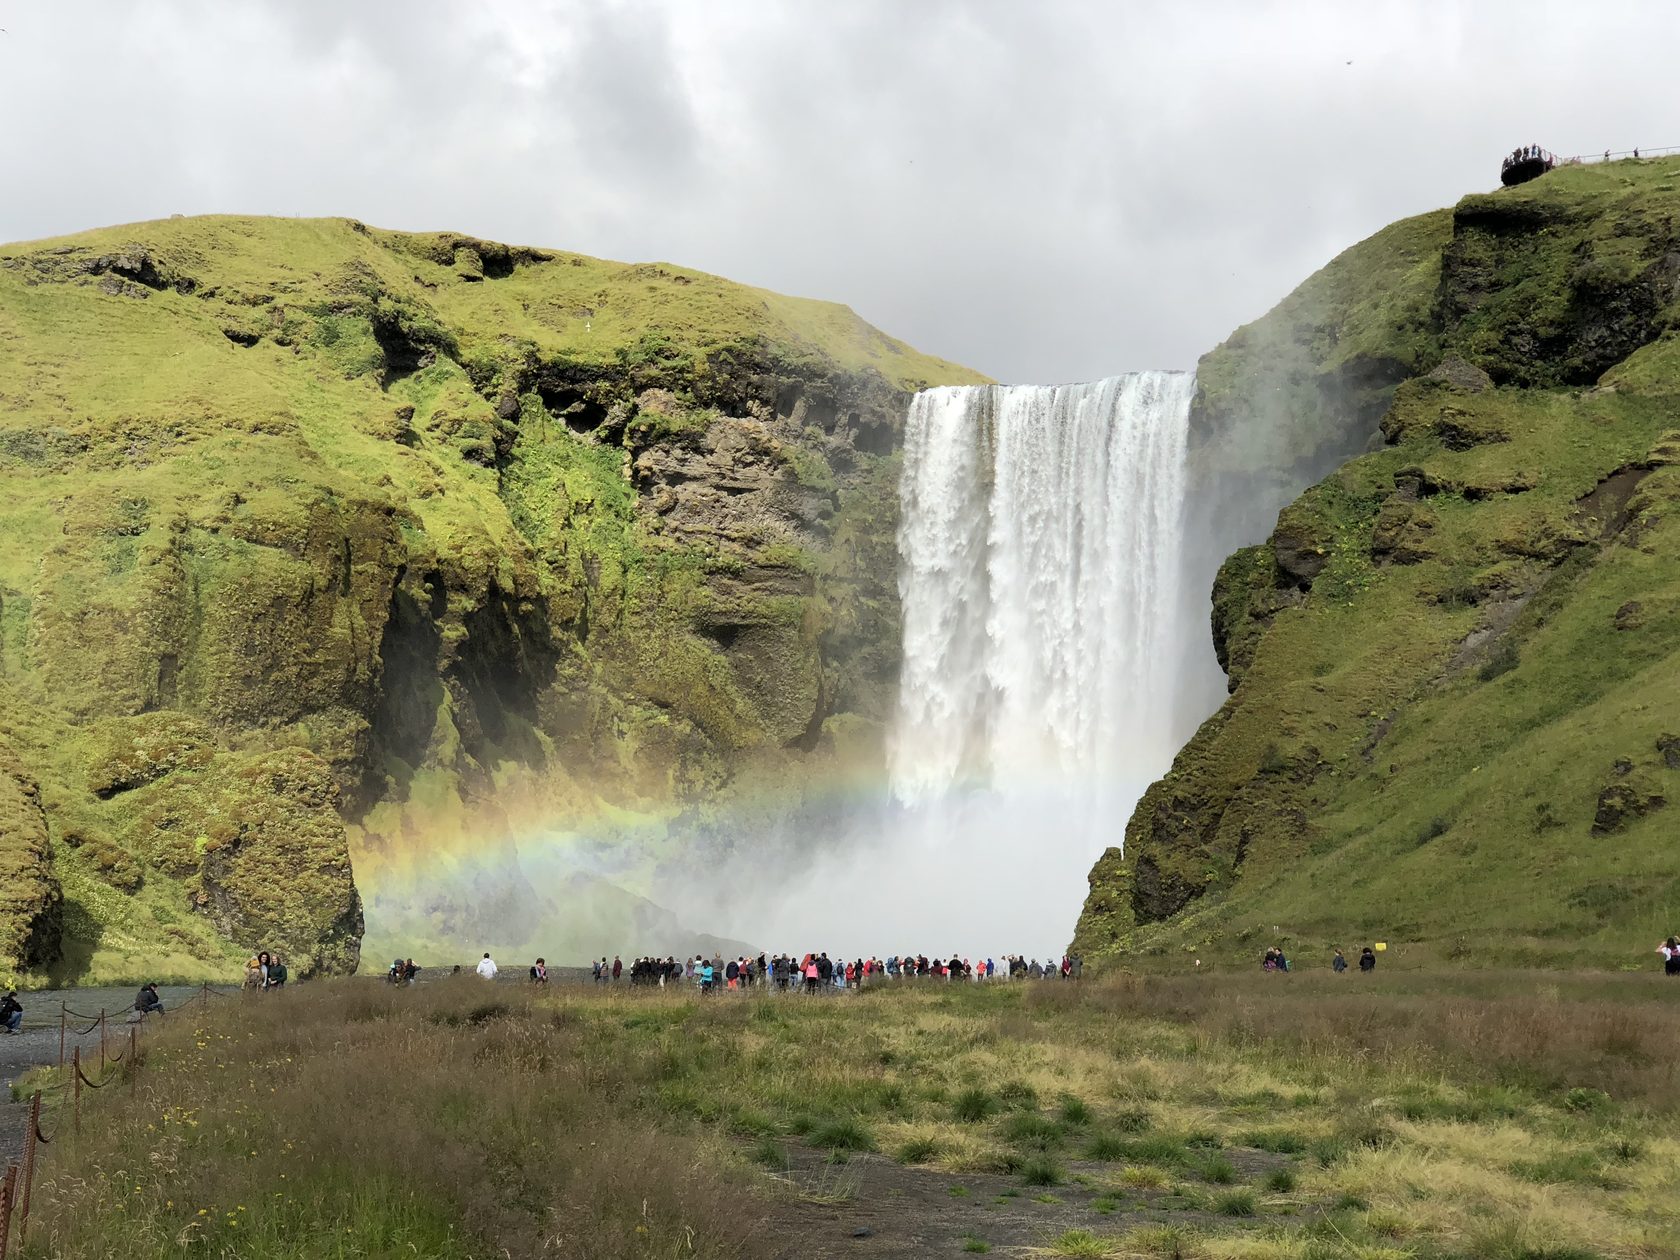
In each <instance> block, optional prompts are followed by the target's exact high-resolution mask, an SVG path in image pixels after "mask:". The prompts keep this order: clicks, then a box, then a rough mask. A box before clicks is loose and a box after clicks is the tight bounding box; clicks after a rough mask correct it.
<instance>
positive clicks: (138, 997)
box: [134, 982, 163, 1023]
mask: <svg viewBox="0 0 1680 1260" xmlns="http://www.w3.org/2000/svg"><path fill="white" fill-rule="evenodd" d="M154 1013H155V1014H158V1015H162V1014H163V999H162V998H160V997H158V991H157V984H156V983H155V982H154V983H152V984H143V985H141V986H140V992H139V993H137V994H135V995H134V1014H135V1015H137V1016H139V1017H140V1019H144V1018H145V1017H146V1016H147V1015H151V1014H154ZM135 1022H136V1023H138V1022H139V1020H136V1021H135Z"/></svg>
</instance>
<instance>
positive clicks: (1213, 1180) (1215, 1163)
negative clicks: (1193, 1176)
mask: <svg viewBox="0 0 1680 1260" xmlns="http://www.w3.org/2000/svg"><path fill="white" fill-rule="evenodd" d="M1196 1173H1197V1175H1198V1176H1200V1177H1201V1179H1202V1180H1203V1181H1206V1182H1208V1183H1209V1184H1211V1185H1215V1186H1228V1185H1230V1184H1231V1183H1232V1182H1233V1181H1235V1180H1236V1179H1237V1170H1236V1166H1235V1165H1233V1164H1232V1163H1231V1161H1230V1160H1228V1159H1226V1158H1225V1157H1224V1156H1223V1155H1215V1156H1213V1157H1212V1158H1210V1159H1204V1160H1203V1161H1202V1162H1201V1163H1200V1164H1198V1165H1197V1166H1196Z"/></svg>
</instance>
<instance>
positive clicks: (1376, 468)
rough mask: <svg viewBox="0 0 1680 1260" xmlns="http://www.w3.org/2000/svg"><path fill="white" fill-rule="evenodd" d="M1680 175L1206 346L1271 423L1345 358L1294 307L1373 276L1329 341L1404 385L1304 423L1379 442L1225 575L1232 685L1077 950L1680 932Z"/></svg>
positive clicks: (1632, 177)
mask: <svg viewBox="0 0 1680 1260" xmlns="http://www.w3.org/2000/svg"><path fill="white" fill-rule="evenodd" d="M1677 178H1680V162H1676V161H1674V160H1667V159H1665V160H1661V161H1654V162H1624V163H1615V164H1609V165H1603V166H1594V167H1574V168H1565V169H1561V170H1558V171H1555V172H1553V173H1551V174H1549V175H1546V176H1545V177H1543V178H1542V179H1539V180H1537V181H1535V182H1533V183H1532V184H1528V185H1523V186H1521V187H1519V188H1517V189H1511V190H1505V191H1502V192H1499V193H1495V194H1492V195H1488V196H1480V195H1478V196H1473V197H1469V198H1466V199H1465V200H1464V201H1463V202H1461V203H1460V205H1459V206H1458V207H1457V208H1456V209H1455V210H1453V211H1451V212H1450V213H1448V212H1442V213H1441V214H1439V215H1429V216H1424V217H1423V218H1420V219H1417V220H1411V221H1408V223H1405V224H1400V225H1397V226H1396V227H1395V228H1391V229H1389V230H1388V231H1387V232H1385V233H1383V234H1379V236H1378V237H1376V238H1373V241H1371V242H1367V243H1366V244H1364V245H1361V246H1358V247H1355V249H1353V250H1351V251H1349V252H1348V254H1346V255H1344V256H1343V257H1342V258H1341V259H1338V260H1337V262H1336V263H1333V264H1332V265H1331V267H1330V268H1327V269H1326V271H1325V272H1324V273H1320V276H1318V277H1315V278H1314V279H1313V280H1312V281H1309V282H1308V284H1307V285H1306V286H1304V287H1303V290H1302V291H1301V292H1300V293H1298V294H1297V295H1295V296H1294V297H1292V298H1291V299H1290V300H1289V301H1287V302H1285V303H1284V304H1283V306H1281V307H1280V308H1279V309H1278V311H1276V312H1274V313H1273V314H1272V315H1269V316H1267V317H1266V319H1264V320H1262V321H1260V323H1259V324H1257V325H1254V326H1252V328H1251V329H1249V330H1244V332H1243V333H1241V334H1239V335H1238V337H1237V338H1234V339H1233V343H1231V344H1229V345H1228V346H1227V347H1225V348H1222V350H1221V351H1218V352H1216V353H1215V354H1214V355H1212V356H1209V358H1210V360H1212V367H1213V368H1214V371H1213V372H1212V373H1211V374H1207V375H1205V376H1204V390H1205V391H1207V397H1206V398H1204V400H1203V401H1202V403H1201V404H1199V405H1200V406H1201V407H1202V409H1203V416H1204V418H1205V417H1206V416H1207V415H1209V414H1212V413H1213V412H1214V411H1216V410H1217V411H1218V412H1219V413H1220V414H1222V415H1223V417H1224V420H1223V423H1226V424H1231V425H1236V426H1239V427H1240V426H1241V425H1242V424H1243V423H1245V422H1247V423H1252V424H1254V425H1255V426H1257V427H1265V426H1266V425H1268V424H1270V423H1271V420H1272V418H1271V415H1270V412H1271V409H1272V408H1273V406H1274V395H1273V394H1271V393H1267V392H1261V393H1258V394H1256V395H1253V396H1248V395H1245V393H1244V390H1245V389H1251V388H1257V387H1258V386H1260V385H1262V384H1263V383H1264V382H1266V381H1274V382H1288V381H1297V382H1301V381H1304V382H1308V383H1309V384H1311V383H1314V382H1320V383H1321V382H1322V381H1324V380H1325V379H1326V373H1328V372H1332V371H1333V370H1334V369H1333V367H1332V366H1331V364H1332V360H1333V359H1334V358H1335V357H1336V356H1338V355H1340V354H1341V353H1342V351H1341V350H1340V349H1339V348H1338V349H1331V348H1330V347H1329V345H1328V343H1326V342H1325V341H1324V340H1322V339H1319V338H1314V337H1311V336H1307V335H1305V334H1304V333H1303V330H1302V327H1301V325H1300V323H1299V321H1298V320H1297V319H1296V312H1297V311H1298V310H1299V309H1300V308H1301V307H1302V305H1303V304H1304V303H1305V304H1309V305H1310V304H1316V303H1320V302H1322V301H1325V300H1327V299H1326V297H1325V291H1326V285H1327V284H1328V283H1329V281H1328V280H1327V277H1331V278H1333V277H1335V276H1337V275H1342V276H1355V275H1358V274H1361V273H1364V274H1367V275H1368V277H1369V279H1370V280H1371V282H1372V285H1373V286H1375V287H1365V286H1360V285H1358V284H1353V283H1349V284H1347V285H1345V286H1343V287H1342V289H1341V297H1340V298H1339V299H1337V300H1339V301H1341V302H1342V303H1344V304H1345V305H1344V309H1340V310H1338V309H1335V303H1334V301H1332V303H1331V307H1330V308H1329V310H1330V314H1329V316H1328V323H1327V324H1325V325H1324V326H1340V327H1342V328H1344V329H1348V330H1350V331H1352V332H1353V333H1355V334H1356V339H1357V341H1358V343H1359V345H1360V347H1361V348H1360V349H1359V350H1358V352H1357V353H1358V354H1359V355H1360V356H1363V357H1364V359H1365V361H1367V362H1377V361H1381V362H1385V363H1387V364H1389V365H1391V367H1392V369H1393V373H1394V374H1395V375H1397V376H1402V377H1403V379H1402V380H1398V381H1393V382H1390V384H1389V385H1388V386H1387V387H1385V389H1384V390H1383V392H1382V394H1381V395H1380V396H1379V395H1371V396H1369V397H1368V398H1367V399H1365V400H1364V401H1360V402H1358V403H1357V404H1353V403H1349V402H1347V401H1346V400H1345V399H1343V400H1342V401H1341V402H1338V403H1336V404H1335V405H1330V404H1326V405H1325V407H1324V409H1322V410H1320V411H1318V412H1314V413H1312V414H1308V412H1309V411H1311V408H1309V407H1306V406H1304V405H1298V409H1297V410H1296V412H1295V415H1296V418H1297V419H1298V420H1299V421H1300V422H1301V423H1302V424H1304V425H1307V426H1308V427H1309V428H1312V427H1314V426H1316V427H1317V428H1318V430H1319V431H1321V432H1325V431H1330V430H1339V431H1340V432H1342V433H1343V434H1346V435H1357V434H1358V432H1359V431H1360V427H1361V425H1362V424H1364V423H1365V420H1366V419H1367V418H1368V419H1369V421H1370V427H1371V429H1372V430H1373V432H1372V435H1371V436H1372V440H1371V441H1370V443H1369V445H1370V447H1371V449H1370V451H1369V453H1366V454H1363V455H1360V456H1358V457H1357V458H1353V459H1351V460H1350V461H1348V462H1346V463H1345V464H1344V465H1343V466H1341V467H1340V468H1339V469H1338V470H1337V471H1335V472H1333V473H1332V474H1331V475H1329V476H1328V477H1325V478H1324V479H1323V480H1321V481H1319V482H1318V483H1317V484H1316V485H1314V486H1313V487H1312V488H1311V489H1309V490H1308V491H1307V492H1306V493H1305V494H1303V495H1301V496H1300V497H1299V498H1297V499H1296V500H1295V501H1294V502H1292V503H1290V504H1289V505H1288V506H1287V507H1286V508H1284V510H1283V511H1282V512H1281V513H1279V514H1278V516H1277V519H1276V521H1275V524H1274V525H1273V527H1272V529H1271V534H1270V537H1269V538H1268V539H1267V540H1266V542H1265V543H1264V544H1262V545H1260V546H1255V547H1248V548H1245V549H1243V550H1240V551H1238V552H1236V553H1235V554H1234V555H1232V556H1231V557H1230V558H1229V559H1227V560H1226V562H1225V564H1224V565H1223V567H1222V568H1221V569H1220V571H1219V576H1218V578H1217V580H1216V582H1215V585H1214V591H1213V618H1212V621H1213V633H1214V641H1215V646H1216V649H1217V651H1218V654H1219V659H1220V663H1221V665H1222V666H1223V667H1224V668H1225V670H1226V672H1227V675H1228V679H1229V685H1230V688H1231V694H1230V697H1229V699H1228V700H1227V701H1226V702H1225V704H1224V705H1223V706H1222V707H1221V708H1220V710H1219V711H1218V712H1217V713H1216V714H1214V715H1213V716H1212V717H1210V718H1209V719H1208V720H1207V722H1206V723H1205V724H1204V725H1203V726H1202V728H1201V729H1200V730H1199V731H1198V732H1197V733H1196V735H1195V736H1194V737H1193V738H1192V739H1191V741H1190V742H1189V744H1188V745H1187V746H1186V747H1185V748H1184V749H1183V750H1182V751H1181V752H1180V754H1179V755H1178V757H1177V759H1176V760H1175V762H1174V764H1173V768H1172V770H1171V772H1170V773H1169V774H1168V775H1167V776H1166V777H1165V778H1164V779H1162V780H1161V781H1160V782H1158V783H1156V784H1155V785H1154V786H1152V787H1151V788H1150V789H1149V791H1148V792H1147V793H1146V795H1145V796H1144V798H1143V800H1142V801H1141V802H1140V803H1139V806H1138V808H1137V810H1136V812H1135V814H1134V816H1133V818H1132V820H1131V823H1130V825H1129V827H1128V829H1127V836H1126V849H1125V854H1126V856H1125V858H1124V859H1123V860H1122V859H1120V857H1119V855H1118V854H1117V853H1113V854H1110V856H1109V857H1108V858H1106V859H1105V860H1104V861H1103V862H1102V863H1099V864H1098V867H1097V869H1096V870H1094V871H1093V873H1092V894H1091V899H1090V901H1089V902H1088V903H1087V906H1086V911H1085V914H1084V915H1083V917H1082V919H1081V922H1080V925H1079V929H1078V945H1079V947H1080V948H1083V949H1084V950H1085V951H1086V952H1087V953H1089V954H1092V955H1101V954H1112V953H1120V952H1129V953H1173V954H1180V955H1182V956H1192V955H1193V956H1195V957H1200V958H1202V959H1204V960H1207V961H1214V962H1217V961H1226V962H1234V963H1241V964H1248V963H1252V962H1255V961H1257V960H1258V957H1259V954H1260V952H1261V950H1262V949H1263V948H1264V946H1265V945H1267V944H1272V943H1282V944H1284V945H1285V946H1286V948H1288V949H1289V951H1290V952H1291V953H1293V954H1299V953H1301V952H1303V951H1305V952H1306V953H1307V954H1308V955H1309V956H1311V955H1314V954H1318V953H1320V952H1321V951H1322V953H1323V954H1325V955H1327V954H1328V951H1329V948H1330V947H1331V946H1332V945H1341V946H1343V947H1344V948H1346V947H1350V946H1356V945H1359V944H1362V943H1364V942H1367V941H1370V940H1377V939H1381V940H1385V941H1387V942H1389V943H1390V946H1391V948H1392V949H1393V950H1394V951H1395V953H1394V954H1393V955H1391V957H1396V958H1402V959H1405V958H1411V959H1413V960H1415V959H1417V958H1418V957H1420V956H1437V957H1449V958H1462V959H1479V960H1485V959H1489V958H1494V957H1497V958H1498V959H1500V960H1501V961H1503V962H1507V963H1509V962H1512V961H1518V960H1525V961H1536V962H1560V963H1561V962H1573V961H1582V960H1591V961H1593V962H1595V963H1600V964H1612V965H1626V966H1641V965H1646V964H1647V962H1648V956H1649V955H1650V951H1651V950H1652V949H1653V948H1654V947H1655V945H1656V943H1657V941H1658V940H1659V939H1661V937H1663V936H1666V935H1667V934H1669V933H1671V932H1673V931H1675V930H1676V916H1677V915H1680V847H1676V846H1675V844H1674V843H1673V840H1672V824H1673V820H1672V818H1671V817H1670V816H1669V815H1668V813H1666V812H1665V809H1666V806H1667V803H1668V802H1669V801H1670V800H1672V799H1675V798H1676V797H1677V795H1680V630H1677V629H1676V627H1677V626H1680V621H1677V620H1676V617H1675V613H1676V611H1680V560H1677V559H1676V557H1680V466H1677V465H1680V333H1677V332H1676V329H1677V327H1680V289H1677V288H1676V280H1677V279H1680V251H1677V249H1676V243H1675V238H1674V235H1673V230H1672V220H1673V216H1674V215H1676V214H1677V213H1680V193H1676V191H1675V188H1676V181H1677ZM1402 241H1405V242H1410V244H1409V245H1408V246H1407V250H1408V253H1407V257H1408V258H1411V257H1412V254H1411V252H1410V251H1414V250H1415V251H1416V257H1415V258H1412V261H1410V262H1409V263H1408V264H1407V265H1406V266H1405V267H1400V268H1397V267H1396V266H1395V263H1394V259H1395V257H1396V252H1395V246H1396V243H1397V242H1402ZM1430 250H1433V254H1432V255H1431V254H1430V252H1429V251H1430ZM1367 268H1368V270H1367ZM1385 286H1386V287H1385ZM1390 290H1392V291H1390ZM1258 345H1264V346H1266V347H1269V350H1268V353H1269V354H1272V355H1275V356H1276V362H1273V363H1269V364H1267V365H1265V366H1264V367H1262V366H1261V365H1259V364H1257V363H1256V361H1255V360H1253V359H1252V358H1251V357H1250V355H1251V353H1252V350H1253V348H1254V347H1255V346H1258ZM1207 366H1208V361H1204V369H1205V368H1206V367H1207ZM1278 388H1280V389H1281V388H1286V386H1283V385H1280V386H1278ZM1313 388H1314V389H1315V390H1316V389H1317V385H1316V384H1314V385H1313ZM1315 396H1316V397H1317V398H1318V399H1319V400H1320V401H1322V400H1324V399H1326V398H1329V397H1330V394H1329V393H1328V392H1326V393H1319V394H1316V395H1315ZM1377 401H1381V404H1382V405H1381V408H1380V410H1379V411H1377V413H1376V414H1375V415H1373V414H1372V411H1373V409H1374V408H1375V407H1376V402H1377ZM1315 405H1317V404H1315ZM1338 408H1339V409H1338ZM1379 415H1380V424H1378V423H1377V417H1378V416H1379ZM1202 437H1203V440H1204V448H1203V449H1204V455H1207V454H1210V453H1211V454H1213V455H1217V454H1219V453H1220V452H1221V451H1224V452H1227V453H1228V452H1229V451H1230V450H1232V449H1234V447H1235V444H1237V443H1240V441H1241V440H1242V439H1241V434H1240V432H1239V433H1236V434H1235V435H1234V436H1231V437H1229V438H1227V437H1225V436H1223V435H1222V434H1221V433H1219V432H1212V433H1206V432H1204V434H1203V435H1202Z"/></svg>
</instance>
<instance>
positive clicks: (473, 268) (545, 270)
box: [0, 215, 984, 389]
mask: <svg viewBox="0 0 1680 1260" xmlns="http://www.w3.org/2000/svg"><path fill="white" fill-rule="evenodd" d="M136 245H139V246H142V247H144V248H146V249H147V250H149V251H152V252H153V253H155V255H156V257H157V259H158V261H159V264H160V265H161V266H163V267H164V268H166V269H168V270H169V271H171V272H173V273H175V274H178V275H189V276H192V277H193V278H194V280H195V281H196V283H197V287H198V288H200V289H202V288H204V287H206V286H216V287H220V288H231V289H235V290H238V291H240V292H241V293H242V294H243V295H244V296H246V297H249V298H253V299H254V298H257V297H259V296H260V295H262V294H264V293H272V294H273V295H274V296H275V297H276V299H280V298H282V297H283V296H284V295H288V294H290V295H303V294H308V293H310V292H311V291H314V290H316V289H317V288H320V287H324V288H325V289H326V290H327V291H328V292H331V291H333V290H334V289H337V288H340V287H342V285H343V284H344V282H345V281H346V279H347V277H346V276H345V274H344V269H345V268H346V267H347V266H351V265H360V266H362V267H366V268H368V269H370V270H371V272H372V274H373V275H374V276H376V277H377V278H378V279H380V280H382V281H384V282H386V283H388V284H389V285H391V286H392V287H393V288H396V289H399V290H401V289H404V288H413V287H415V286H418V287H419V288H420V289H422V290H424V291H425V292H426V294H427V295H428V300H429V301H430V302H432V303H433V304H434V305H435V307H436V309H437V313H438V314H439V316H440V317H442V321H443V322H444V323H446V324H447V325H449V326H450V327H452V328H455V329H459V330H460V335H461V337H462V339H463V340H464V341H465V342H466V344H467V346H468V347H477V348H485V347H489V346H493V345H495V344H497V343H506V342H508V341H510V340H515V339H518V340H527V341H529V342H530V343H531V344H532V345H534V346H536V347H537V348H539V349H541V350H543V351H547V352H551V353H555V354H561V355H565V356H567V357H569V358H574V359H576V360H577V361H579V362H581V363H589V364H598V365H610V364H614V363H616V362H619V361H620V360H621V359H622V358H623V357H624V356H627V355H630V354H633V353H637V352H642V353H646V352H647V351H648V349H649V347H650V346H651V347H653V348H655V349H664V350H666V351H672V350H676V351H681V352H685V353H691V354H694V353H697V354H700V355H702V356H703V355H704V354H705V353H707V352H709V351H712V350H716V349H720V348H724V347H728V346H734V345H738V344H741V343H743V342H750V341H754V340H757V341H762V342H763V343H766V344H768V345H771V346H774V347H776V348H778V349H779V350H781V351H782V352H784V353H786V354H788V355H790V356H792V357H796V358H797V357H810V358H815V359H821V360H824V361H826V362H828V363H830V364H832V365H833V366H835V367H837V368H839V369H841V370H845V371H862V370H865V369H873V370H875V371H878V372H880V373H881V375H882V376H884V377H885V378H886V379H887V381H888V382H890V383H891V384H892V385H894V386H896V387H898V388H901V389H918V388H921V387H922V386H923V385H926V384H931V383H951V382H961V381H980V380H983V379H984V378H983V377H980V376H978V375H977V374H975V373H973V372H970V371H969V370H968V369H966V368H963V367H960V366H959V365H957V364H954V363H949V362H947V361H945V360H943V359H937V358H933V357H932V356H929V355H924V354H921V353H919V352H918V351H916V350H913V349H912V348H911V347H909V346H907V345H906V344H905V343H904V342H902V341H899V340H897V339H896V338H894V337H890V336H888V335H887V334H885V333H883V332H881V331H880V330H879V329H876V328H874V327H872V326H871V325H869V324H867V323H865V322H864V321H863V320H861V319H859V318H858V316H857V315H856V314H855V313H853V312H852V310H851V309H850V308H849V307H846V306H843V305H840V304H839V303H835V302H823V301H818V300H815V299H811V298H797V297H788V296H785V295H783V294H780V293H774V292H772V291H770V290H768V289H759V288H754V287H752V286H749V285H743V284H737V283H735V282H733V281H730V280H725V279H723V278H721V277H718V276H713V275H708V274H707V273H705V272H702V271H696V270H694V269H693V268H688V267H680V266H676V265H673V264H670V263H619V262H610V261H606V260H603V259H599V258H591V257H588V256H586V255H583V254H573V253H567V252H565V251H562V250H550V249H537V248H531V247H523V246H512V247H510V246H506V245H501V244H498V243H496V242H490V241H482V240H479V239H477V238H475V237H471V236H466V235H463V234H461V233H456V232H425V233H421V232H395V231H386V230H382V229H377V228H369V227H366V226H364V225H363V224H361V223H359V222H357V221H355V220H353V219H336V218H334V219H286V218H272V217H261V216H242V215H205V216H194V217H191V218H180V219H156V220H152V221H149V222H142V223H133V224H125V225H121V226H116V227H107V228H98V229H94V230H92V231H87V232H80V233H76V234H74V235H72V236H64V237H54V238H49V239H45V240H39V241H29V242H22V243H17V244H13V245H7V246H0V258H5V257H8V256H18V255H24V254H53V253H58V252H61V251H90V252H94V253H113V254H120V253H122V252H123V251H125V250H129V249H131V248H133V247H134V246H136ZM485 279H491V280H495V281H498V282H499V283H493V284H466V285H463V284H461V283H459V282H460V281H462V280H467V281H482V280H485Z"/></svg>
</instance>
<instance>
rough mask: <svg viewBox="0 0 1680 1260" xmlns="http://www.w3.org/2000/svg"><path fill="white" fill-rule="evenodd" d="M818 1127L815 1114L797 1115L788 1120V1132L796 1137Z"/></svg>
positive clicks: (802, 1135)
mask: <svg viewBox="0 0 1680 1260" xmlns="http://www.w3.org/2000/svg"><path fill="white" fill-rule="evenodd" d="M816 1127H817V1120H816V1117H815V1116H807V1115H803V1114H801V1115H797V1116H795V1117H793V1119H791V1120H789V1121H788V1124H787V1128H788V1132H789V1133H791V1134H793V1135H794V1137H804V1136H806V1135H807V1134H809V1133H810V1132H811V1131H812V1130H813V1129H815V1128H816Z"/></svg>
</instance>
